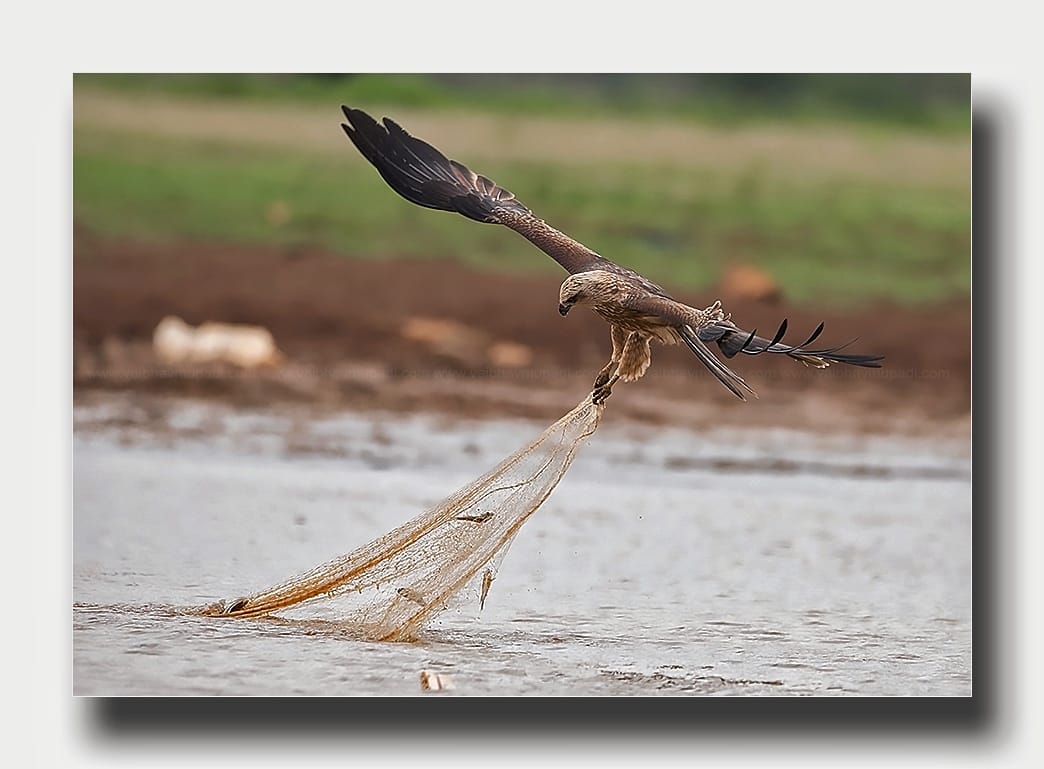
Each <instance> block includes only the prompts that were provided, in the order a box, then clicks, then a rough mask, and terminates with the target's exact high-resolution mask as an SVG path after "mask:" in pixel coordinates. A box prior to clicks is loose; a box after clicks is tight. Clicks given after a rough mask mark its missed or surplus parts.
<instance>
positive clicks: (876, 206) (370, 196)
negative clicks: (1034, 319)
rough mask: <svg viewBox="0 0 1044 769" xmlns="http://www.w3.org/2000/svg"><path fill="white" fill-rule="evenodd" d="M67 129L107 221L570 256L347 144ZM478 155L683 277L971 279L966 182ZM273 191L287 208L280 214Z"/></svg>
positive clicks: (496, 262)
mask: <svg viewBox="0 0 1044 769" xmlns="http://www.w3.org/2000/svg"><path fill="white" fill-rule="evenodd" d="M74 145H75V148H74V156H73V172H74V176H73V198H74V217H75V219H76V221H77V222H78V223H80V224H83V225H86V226H88V227H90V228H92V229H94V230H96V231H98V232H100V233H103V234H107V235H115V236H132V237H137V238H148V239H161V240H166V239H184V238H188V239H193V238H195V239H207V240H225V241H238V242H245V243H256V244H265V245H273V244H275V245H301V244H307V245H316V246H322V247H326V248H329V249H332V250H334V251H337V252H340V253H343V254H345V255H348V256H353V257H365V258H394V257H413V258H432V259H442V258H452V259H457V260H460V261H463V262H467V263H469V264H472V265H475V266H477V267H480V268H483V269H491V270H545V271H558V270H559V269H560V268H558V266H557V265H555V264H554V263H553V262H552V261H551V260H550V259H549V258H547V257H546V256H543V255H542V254H540V252H539V251H536V250H535V249H534V248H533V247H532V246H531V245H529V244H528V243H526V242H525V241H524V240H523V239H521V238H520V237H519V236H517V235H515V234H514V233H512V232H510V231H508V230H506V229H505V228H502V227H495V226H489V225H481V224H478V223H475V222H471V221H468V220H466V219H464V218H462V217H460V216H456V215H453V214H449V213H444V212H438V211H431V210H427V209H422V208H419V207H417V206H413V205H411V204H409V203H407V202H406V201H404V200H402V199H401V198H399V197H398V196H397V195H396V194H394V193H393V192H392V191H391V190H390V189H388V188H387V186H386V185H385V184H384V182H383V181H382V180H381V179H380V178H379V177H378V176H377V174H376V173H375V172H374V171H373V170H372V169H370V168H369V167H368V166H363V165H361V164H360V163H358V162H349V161H348V160H347V159H346V160H345V161H344V162H339V161H336V160H331V159H330V157H329V156H327V155H322V154H318V153H316V154H308V153H307V152H301V151H290V150H283V151H279V150H273V149H271V148H250V147H247V148H244V147H239V146H236V145H231V144H223V143H221V144H219V143H199V142H185V141H175V140H159V139H156V138H146V137H135V136H134V135H130V134H127V135H123V134H113V133H109V132H107V131H104V132H103V131H101V130H94V129H77V130H76V132H75V137H74ZM482 170H483V172H484V173H486V174H488V175H489V176H491V177H492V178H495V179H498V180H500V181H502V182H503V183H504V184H505V185H506V186H508V187H509V188H510V189H511V190H512V191H513V192H515V194H516V195H518V197H519V198H520V199H521V200H523V201H524V202H525V203H527V204H528V205H529V206H531V207H532V208H533V209H534V211H535V212H536V213H537V214H538V215H539V216H541V217H542V218H544V219H546V220H547V221H548V222H550V223H551V224H553V225H555V226H557V227H559V228H560V229H562V230H563V231H565V232H567V233H568V234H570V235H572V236H573V237H575V238H576V239H578V240H580V241H582V242H584V243H585V244H586V245H588V246H590V247H591V248H594V249H595V250H597V251H599V252H600V253H602V254H603V255H605V256H607V257H609V258H611V259H613V260H615V261H618V262H620V263H621V264H624V265H627V266H630V267H632V268H634V269H637V270H639V271H641V272H643V273H644V274H646V275H648V276H649V277H650V278H652V279H654V280H657V281H660V282H663V283H664V284H665V285H667V286H671V287H676V288H678V289H680V288H682V287H692V288H697V287H709V286H710V285H712V284H713V283H714V282H715V281H716V280H717V278H718V276H719V270H720V269H721V267H722V265H723V264H725V263H727V262H729V261H749V262H753V263H755V264H758V265H761V266H763V267H765V268H766V269H768V270H769V272H770V273H772V274H773V275H774V276H775V277H776V278H777V280H778V281H779V282H780V284H781V285H782V287H783V289H784V291H785V292H786V293H787V295H788V296H790V297H792V298H794V299H798V300H816V301H827V302H833V303H837V304H841V303H847V302H854V301H865V300H871V299H882V298H884V299H894V300H897V301H900V302H919V301H937V300H944V299H948V298H952V297H955V296H966V295H967V294H968V291H969V283H970V260H969V249H970V204H969V200H968V194H967V191H966V190H961V189H947V188H942V189H939V188H920V187H911V186H910V185H904V186H892V185H887V184H882V183H870V182H865V181H864V182H859V183H855V182H851V181H849V182H845V181H843V180H836V179H835V180H824V181H814V180H813V181H809V180H804V181H802V182H800V183H795V182H788V181H786V180H785V179H780V178H776V177H773V176H770V175H765V174H761V173H760V172H758V171H757V170H750V169H747V170H745V171H743V172H742V173H739V172H737V173H725V172H711V171H705V170H703V171H701V170H693V169H682V168H676V167H661V168H655V167H648V166H633V165H627V164H625V163H621V164H620V165H617V166H612V167H605V166H599V167H590V168H587V167H577V166H572V167H570V168H568V169H562V168H559V167H556V166H553V165H546V164H539V163H501V164H497V163H493V164H491V165H489V166H488V167H485V166H484V167H483V169H482ZM273 205H278V206H285V207H286V210H287V211H289V219H288V220H286V221H285V222H280V221H278V220H275V219H272V218H271V217H270V216H269V215H268V213H269V212H270V210H271V209H272V207H273Z"/></svg>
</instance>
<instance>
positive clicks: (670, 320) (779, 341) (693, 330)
mask: <svg viewBox="0 0 1044 769" xmlns="http://www.w3.org/2000/svg"><path fill="white" fill-rule="evenodd" d="M622 304H623V306H624V307H625V308H626V309H627V310H629V311H631V312H634V313H636V314H638V315H639V316H641V317H642V318H643V319H645V320H647V321H653V322H660V323H666V324H669V325H671V326H672V327H674V328H675V329H676V330H677V331H678V335H679V336H680V337H681V339H682V341H683V342H684V343H685V345H686V346H687V347H688V348H689V349H690V350H692V352H693V353H694V354H695V355H696V357H697V358H699V359H700V361H701V362H702V363H703V364H704V365H705V366H706V367H707V368H708V369H709V370H710V372H711V373H712V374H714V376H715V377H717V378H718V381H720V382H721V383H722V384H723V385H725V387H727V388H728V389H729V390H731V391H732V393H733V394H734V395H736V396H737V397H738V398H740V399H741V400H746V397H745V395H744V391H745V392H748V393H750V394H751V395H754V396H755V397H757V394H756V393H755V392H754V390H752V389H751V387H750V385H748V384H747V383H746V382H745V381H744V380H743V378H742V377H740V376H739V375H738V374H736V373H735V372H734V371H732V369H730V368H729V367H728V366H726V365H725V364H724V363H723V362H721V361H720V360H718V359H717V357H716V356H715V355H714V354H713V353H712V352H711V351H710V349H708V347H707V344H706V343H708V342H714V343H716V344H717V345H718V349H720V350H721V351H722V353H723V354H724V355H725V357H726V358H732V357H734V356H736V355H737V354H738V353H743V354H745V355H761V354H762V353H766V352H768V353H775V354H781V355H786V356H788V357H790V358H793V359H794V360H796V361H799V362H801V363H804V364H805V365H806V366H811V367H813V368H826V367H827V366H829V365H830V364H831V363H846V364H848V365H850V366H863V367H866V368H879V367H880V366H881V361H882V360H883V357H882V356H880V355H858V354H854V353H844V352H841V350H843V349H844V348H846V347H848V345H850V344H852V342H847V343H846V344H842V345H838V346H837V347H825V348H820V349H812V348H810V347H809V345H810V344H812V342H814V341H815V340H816V339H818V338H819V335H820V334H821V333H823V324H822V323H820V324H819V325H818V326H817V327H816V330H815V331H813V332H812V334H811V335H810V336H809V337H808V339H806V340H805V341H804V342H801V344H796V345H790V344H784V343H783V337H784V336H785V335H786V333H787V321H786V320H785V319H784V321H783V322H782V323H781V324H780V325H779V329H778V330H777V331H776V334H775V336H773V338H772V339H765V338H763V337H760V336H758V335H757V329H755V330H754V331H751V332H747V331H744V330H743V329H741V328H740V327H739V326H737V325H736V324H735V323H733V322H732V321H731V320H729V319H728V318H724V319H722V320H707V321H703V320H702V319H701V317H700V315H701V314H700V312H699V311H698V310H694V309H693V308H691V307H688V306H686V305H684V304H681V303H679V302H675V301H674V300H672V299H668V298H665V297H660V296H653V295H648V294H646V295H642V294H631V295H629V296H628V297H626V298H625V299H624V301H623V303H622ZM852 341H855V340H852Z"/></svg>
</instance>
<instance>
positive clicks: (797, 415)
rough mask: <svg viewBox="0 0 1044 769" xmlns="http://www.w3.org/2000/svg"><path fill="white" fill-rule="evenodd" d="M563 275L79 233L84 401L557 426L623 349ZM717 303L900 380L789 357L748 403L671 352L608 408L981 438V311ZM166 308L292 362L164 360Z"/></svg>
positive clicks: (669, 418)
mask: <svg viewBox="0 0 1044 769" xmlns="http://www.w3.org/2000/svg"><path fill="white" fill-rule="evenodd" d="M538 256H539V255H538ZM562 277H563V276H562V275H561V274H559V273H556V272H553V271H548V272H547V273H546V274H543V273H542V274H534V275H499V274H490V273H485V272H475V271H473V270H470V269H468V268H467V267H465V266H462V265H460V264H455V263H450V262H445V261H438V262H418V261H402V260H389V261H376V260H367V259H348V258H344V257H341V256H338V255H336V254H332V253H328V252H325V251H322V250H317V249H310V248H289V249H280V248H264V247H257V246H245V245H239V244H215V243H195V242H183V243H173V244H171V243H164V244H157V243H146V242H132V241H124V240H108V239H104V238H100V237H97V236H96V235H94V234H92V233H91V232H88V231H85V230H83V229H82V228H77V230H76V237H75V248H74V257H73V352H74V365H73V370H74V391H75V394H76V397H78V398H79V397H84V396H86V395H87V394H88V392H89V391H90V390H94V389H106V390H112V389H120V390H129V391H137V392H150V393H169V394H172V395H190V396H204V397H216V398H221V399H225V400H228V401H230V402H232V403H243V404H250V405H263V404H264V405H270V406H273V407H275V406H277V405H278V404H286V403H296V404H299V405H300V404H302V403H306V404H314V405H315V406H316V407H320V406H321V407H324V408H330V407H333V408H357V409H390V410H421V409H424V410H436V411H442V412H446V413H448V414H453V415H460V416H490V415H495V414H502V415H520V416H533V417H539V418H552V417H556V416H559V415H561V413H562V412H563V410H565V409H568V408H569V407H570V406H572V405H574V404H575V403H576V402H577V401H578V400H579V399H580V398H581V397H582V395H583V393H584V392H585V389H587V388H588V387H589V385H590V382H591V380H593V378H594V375H595V373H597V371H598V369H599V368H600V367H601V365H602V364H603V363H604V362H605V360H606V359H607V356H608V351H609V340H608V333H607V330H606V328H605V324H604V323H603V322H602V321H601V320H599V319H598V318H596V317H595V316H594V315H593V314H591V313H586V312H585V313H573V314H571V315H570V316H569V317H568V318H564V319H563V318H561V317H559V315H558V313H557V312H556V306H557V296H558V286H559V284H560V282H561V280H562ZM677 295H678V298H679V299H681V300H683V301H688V302H689V303H691V304H693V305H696V306H704V305H706V304H708V303H709V302H710V301H712V300H713V299H715V298H719V297H718V296H717V295H715V294H713V293H711V292H701V293H700V294H699V295H697V294H695V293H693V292H678V293H677ZM720 298H721V299H722V301H723V302H724V304H725V306H726V308H727V309H728V310H730V311H731V312H732V313H733V317H734V318H735V319H736V320H737V321H738V322H739V323H740V324H741V325H746V326H747V327H748V328H749V327H751V326H758V327H759V328H761V329H763V330H769V329H771V330H774V329H775V326H776V324H777V323H778V322H779V320H780V319H781V318H783V317H786V318H788V319H789V321H790V328H791V329H792V331H791V334H790V335H788V339H789V338H791V337H793V338H794V340H797V337H798V335H800V334H801V333H807V332H808V331H810V330H811V329H812V328H814V327H815V325H816V324H817V323H818V322H819V321H820V320H823V321H825V322H826V332H825V333H824V336H823V340H824V341H825V342H826V343H833V342H840V341H846V340H848V339H850V338H852V337H855V336H858V337H860V341H859V342H858V343H857V346H858V349H860V350H866V351H873V352H877V353H881V354H883V355H885V357H886V361H885V368H883V369H879V370H866V369H856V368H851V367H844V366H835V367H831V368H830V369H828V370H826V371H815V370H810V369H805V368H803V367H802V366H800V365H798V364H796V363H794V362H793V361H790V360H789V359H782V360H781V359H779V358H777V357H775V356H774V357H773V358H772V359H768V358H767V357H766V356H762V357H759V358H749V357H748V358H743V359H742V360H738V361H736V362H735V368H736V370H737V371H738V372H739V373H740V374H741V375H742V376H744V377H745V378H746V379H747V381H748V382H750V383H751V385H752V386H753V387H754V388H755V389H756V390H757V391H758V393H759V395H760V396H761V398H760V400H757V401H752V402H750V403H742V402H739V401H737V400H736V399H735V398H733V396H731V395H730V394H729V393H728V392H726V391H725V390H724V389H723V388H722V387H721V386H720V385H718V384H717V383H716V382H715V381H714V380H713V378H712V377H711V376H710V375H709V374H707V373H706V372H705V371H704V370H703V369H702V367H701V366H699V365H698V364H697V362H696V361H695V360H693V358H692V356H691V354H690V353H689V352H688V351H687V350H684V349H682V348H664V347H656V348H655V349H654V353H653V361H654V363H653V366H652V368H651V369H650V372H649V374H648V375H647V376H646V377H645V378H644V379H643V380H642V381H641V382H639V383H637V384H635V385H620V386H619V387H618V388H617V389H616V391H615V392H614V394H613V398H612V400H611V401H610V404H609V405H610V411H609V413H610V414H612V413H613V412H616V413H618V414H620V415H621V416H626V417H633V418H640V419H644V420H651V421H656V422H675V423H686V424H692V425H695V426H698V425H700V424H711V423H714V424H721V423H723V422H725V423H737V424H764V425H766V426H767V425H777V426H782V427H801V426H804V427H808V428H810V429H816V430H831V429H839V430H867V431H874V432H878V431H898V432H916V433H923V432H924V431H925V430H929V431H931V432H938V433H939V434H940V435H942V434H945V435H948V436H953V437H966V436H967V431H968V424H969V411H970V337H969V333H970V306H969V304H968V303H967V302H963V303H953V304H949V305H945V306H933V307H926V308H909V307H898V306H885V305H877V306H873V307H861V308H858V309H853V310H851V311H847V312H846V311H845V310H843V309H839V308H836V307H833V308H826V307H809V306H797V305H792V304H790V303H788V302H786V301H785V300H784V301H781V302H777V303H774V304H773V303H765V302H756V301H743V300H735V299H732V298H730V297H728V296H720ZM168 314H173V315H178V316H180V317H182V318H183V319H184V320H186V321H187V322H189V323H192V324H198V323H201V322H204V321H208V320H216V321H224V322H229V323H255V324H261V325H264V326H267V327H268V328H269V329H270V330H271V331H272V333H273V334H274V335H275V338H276V340H277V343H278V344H279V346H280V348H281V349H282V350H283V352H285V353H286V355H287V358H288V360H287V363H286V364H285V365H284V366H283V367H281V368H279V369H271V370H263V371H257V372H238V371H234V370H232V369H230V368H225V367H222V366H219V365H209V366H196V367H192V368H188V369H185V368H182V369H172V368H170V367H164V366H161V365H160V364H159V363H158V362H157V360H156V359H155V358H154V356H153V354H152V350H151V336H152V332H153V329H154V328H155V326H156V324H157V323H158V322H159V321H160V319H161V318H163V317H164V316H165V315H168ZM408 318H430V319H440V320H451V321H456V322H458V323H460V324H464V325H465V326H468V327H471V328H473V329H477V330H478V331H479V332H480V333H479V334H478V335H477V337H475V338H469V337H467V336H466V335H465V336H462V337H460V338H456V337H455V336H454V335H453V334H450V337H451V338H449V339H448V341H446V343H445V344H442V345H441V346H440V345H439V344H437V343H432V342H425V341H423V340H419V339H417V338H409V337H408V336H406V335H404V334H403V324H404V322H405V321H406V320H407V319H408ZM435 325H436V326H437V325H438V324H435ZM496 342H508V343H514V345H521V346H523V348H521V349H523V350H525V349H528V352H529V353H530V354H531V359H530V360H528V361H525V360H523V361H522V362H521V365H519V363H520V362H519V361H518V360H515V362H514V365H513V366H508V365H498V364H497V363H496V361H497V360H498V359H497V358H495V357H493V358H491V357H490V356H489V354H488V352H487V351H488V350H489V345H492V344H494V343H496ZM512 349H513V350H515V351H516V352H517V351H518V350H519V349H520V348H518V347H513V348H512ZM509 357H510V356H509ZM524 357H525V356H523V359H524Z"/></svg>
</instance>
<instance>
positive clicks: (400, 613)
mask: <svg viewBox="0 0 1044 769" xmlns="http://www.w3.org/2000/svg"><path fill="white" fill-rule="evenodd" d="M604 408H605V407H604V405H598V404H594V403H592V401H591V398H590V397H587V398H586V399H585V400H584V401H582V402H581V403H580V404H579V405H577V406H576V408H574V409H573V410H572V411H570V412H569V413H568V414H566V415H565V416H564V417H562V418H561V419H559V420H558V421H557V422H555V423H554V424H553V425H551V426H550V427H549V428H547V429H546V430H545V431H544V432H543V433H541V435H540V436H539V437H538V438H536V440H534V441H532V442H531V443H530V444H529V445H527V446H525V447H523V448H522V449H520V450H519V451H517V452H515V453H514V454H512V455H511V456H509V457H508V458H507V459H505V460H504V461H503V462H501V463H500V464H499V465H497V466H496V467H495V468H493V469H492V470H490V471H489V472H488V473H486V474H485V475H483V476H482V477H481V478H478V479H477V480H475V481H472V482H471V483H469V484H468V485H467V486H465V487H464V488H462V489H460V490H459V491H457V492H456V493H455V494H453V495H452V496H450V497H448V498H446V499H444V500H443V501H441V502H439V503H438V504H437V505H435V506H434V507H432V508H431V509H429V510H427V511H426V512H424V513H422V514H420V515H418V516H417V517H416V518H414V519H412V520H410V521H408V522H406V523H404V524H403V525H401V526H399V527H398V528H396V529H394V530H393V531H391V532H389V533H387V534H385V535H383V536H381V537H379V538H377V539H376V540H374V541H373V542H370V543H369V544H367V545H363V546H362V547H360V548H358V549H356V550H354V551H352V552H351V553H348V554H347V555H344V556H341V557H339V558H335V559H333V560H331V561H328V562H327V563H324V564H322V565H321V566H317V567H316V568H314V569H312V570H311V571H309V572H306V573H304V574H300V575H298V576H296V577H293V578H291V579H288V580H286V581H285V582H283V583H281V584H279V585H276V586H275V587H272V588H269V589H267V590H262V591H260V592H257V593H254V594H253V595H249V596H246V597H241V598H235V599H231V600H225V601H219V602H217V603H215V604H211V605H210V606H207V607H205V608H203V609H202V610H201V612H202V613H203V614H206V615H208V616H221V617H257V616H262V615H268V614H272V613H275V612H280V611H282V610H286V609H288V608H290V607H296V606H299V605H301V604H304V603H305V602H309V603H311V602H315V601H319V600H327V599H332V598H337V599H338V607H337V616H338V622H341V623H343V624H344V626H345V627H346V628H350V629H352V630H353V631H355V632H357V633H359V634H361V635H363V636H365V637H367V638H372V639H376V640H385V641H410V640H413V639H415V638H416V637H417V633H418V631H419V630H421V629H422V628H423V627H424V626H425V625H426V624H427V623H428V622H429V621H430V620H431V619H432V618H434V617H435V616H436V615H437V614H438V613H439V612H440V611H442V610H443V609H445V608H446V607H447V605H448V603H449V602H450V600H451V599H452V598H454V597H455V596H457V595H458V594H459V593H461V591H463V590H464V589H465V588H468V587H471V588H472V589H475V590H476V591H477V593H478V598H479V603H480V607H481V606H482V605H483V604H485V601H486V597H487V593H488V592H489V589H490V586H491V585H492V583H493V580H494V579H495V578H496V573H497V568H498V567H499V564H500V561H501V559H502V558H503V557H504V554H505V552H506V551H507V548H508V546H509V545H510V544H511V541H512V540H513V539H514V537H515V535H516V534H517V533H518V530H519V528H520V527H521V526H522V524H523V523H525V521H526V519H528V518H529V516H530V515H532V514H533V513H534V512H535V511H536V510H537V508H539V507H540V505H541V504H542V503H543V502H544V500H545V499H547V497H548V496H549V495H550V494H551V492H552V491H553V490H554V488H555V486H557V485H558V482H559V481H560V480H562V477H563V476H564V475H565V472H566V470H567V469H568V468H569V465H570V463H571V462H572V461H573V457H574V456H575V455H576V452H577V450H578V449H579V447H580V445H581V444H582V443H583V441H584V440H585V439H586V438H587V437H588V436H590V435H591V434H592V433H594V431H595V429H596V428H597V427H598V422H599V419H600V418H601V415H602V411H603V409H604ZM345 599H347V600H345ZM342 601H343V603H344V606H343V608H342V606H341V602H342Z"/></svg>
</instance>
